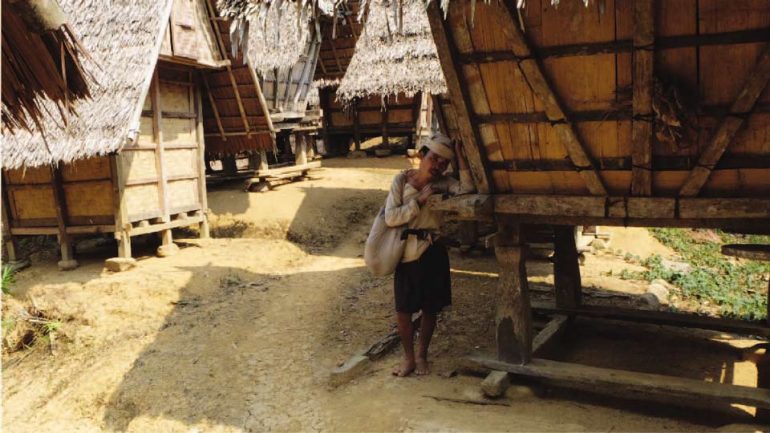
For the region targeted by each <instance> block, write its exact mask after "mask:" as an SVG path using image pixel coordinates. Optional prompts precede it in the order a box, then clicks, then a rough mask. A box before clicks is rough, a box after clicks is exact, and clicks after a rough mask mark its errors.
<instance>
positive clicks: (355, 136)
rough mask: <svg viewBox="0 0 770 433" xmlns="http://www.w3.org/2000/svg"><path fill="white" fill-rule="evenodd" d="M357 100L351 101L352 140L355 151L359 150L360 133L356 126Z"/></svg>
mask: <svg viewBox="0 0 770 433" xmlns="http://www.w3.org/2000/svg"><path fill="white" fill-rule="evenodd" d="M358 102H359V100H358V98H356V99H354V100H353V107H352V110H353V140H354V141H355V144H356V150H361V133H360V131H359V126H358Z"/></svg>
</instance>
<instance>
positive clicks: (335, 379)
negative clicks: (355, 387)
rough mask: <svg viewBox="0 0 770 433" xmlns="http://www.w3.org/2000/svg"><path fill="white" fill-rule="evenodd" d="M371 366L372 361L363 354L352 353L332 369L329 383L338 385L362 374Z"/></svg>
mask: <svg viewBox="0 0 770 433" xmlns="http://www.w3.org/2000/svg"><path fill="white" fill-rule="evenodd" d="M371 366H372V361H371V360H370V359H369V358H368V357H367V356H365V355H354V356H352V357H351V358H350V359H348V360H347V361H345V363H344V364H342V365H341V366H339V367H336V368H334V369H333V370H332V372H331V375H330V376H329V384H331V385H332V386H340V385H342V384H344V383H347V382H350V381H351V380H353V379H355V378H356V377H358V376H360V375H362V374H363V373H364V372H366V371H367V370H368V369H369V368H370V367H371Z"/></svg>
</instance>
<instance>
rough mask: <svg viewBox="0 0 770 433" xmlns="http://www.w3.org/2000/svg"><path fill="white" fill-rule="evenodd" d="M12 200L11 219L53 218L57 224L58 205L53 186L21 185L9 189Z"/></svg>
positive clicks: (9, 196)
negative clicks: (54, 197) (55, 200)
mask: <svg viewBox="0 0 770 433" xmlns="http://www.w3.org/2000/svg"><path fill="white" fill-rule="evenodd" d="M8 198H9V200H11V202H12V206H11V211H12V213H11V215H10V217H11V218H10V219H11V220H13V221H22V220H30V219H47V218H53V219H54V224H55V218H56V205H55V203H54V199H53V187H44V188H40V187H20V188H13V189H9V190H8Z"/></svg>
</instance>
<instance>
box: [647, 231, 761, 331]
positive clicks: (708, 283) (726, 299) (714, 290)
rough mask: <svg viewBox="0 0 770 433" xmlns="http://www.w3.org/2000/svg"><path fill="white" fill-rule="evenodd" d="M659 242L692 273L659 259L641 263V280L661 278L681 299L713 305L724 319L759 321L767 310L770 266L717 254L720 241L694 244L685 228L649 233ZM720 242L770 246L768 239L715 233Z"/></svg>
mask: <svg viewBox="0 0 770 433" xmlns="http://www.w3.org/2000/svg"><path fill="white" fill-rule="evenodd" d="M650 231H651V232H652V234H653V236H655V237H656V238H657V239H658V240H659V241H661V242H662V243H663V244H664V245H666V246H668V247H669V248H672V249H673V250H674V251H675V252H676V253H677V254H678V255H679V256H680V257H681V258H682V259H683V260H684V261H685V262H687V263H689V264H690V265H691V267H692V270H690V271H688V272H684V271H679V270H675V269H672V268H671V267H667V266H665V264H664V262H663V259H662V258H661V257H660V256H657V255H656V256H652V257H650V258H648V259H647V260H645V261H644V262H643V265H644V266H645V267H646V268H647V271H645V272H644V273H643V274H644V275H643V278H644V279H646V280H649V281H652V280H655V279H658V278H660V279H663V280H665V281H668V282H669V283H671V284H674V285H675V286H677V287H679V288H680V289H681V291H682V297H683V298H684V299H690V300H696V301H699V302H701V301H709V302H713V303H714V304H716V305H717V306H719V308H720V313H721V314H722V315H724V316H729V317H739V318H744V319H754V320H757V319H762V318H764V317H765V316H766V311H767V282H766V281H765V277H766V276H767V275H768V273H770V263H766V262H756V261H751V260H741V261H734V260H730V259H729V258H728V257H725V256H723V255H722V254H721V251H720V248H721V243H720V242H713V241H702V240H701V241H696V240H695V239H693V237H692V236H691V234H692V232H691V231H690V230H687V229H676V228H656V229H651V230H650ZM716 234H717V235H718V238H719V239H721V240H722V242H723V243H770V237H768V236H746V237H738V236H736V235H731V234H727V233H722V232H719V231H717V232H716Z"/></svg>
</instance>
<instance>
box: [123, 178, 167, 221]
mask: <svg viewBox="0 0 770 433" xmlns="http://www.w3.org/2000/svg"><path fill="white" fill-rule="evenodd" d="M123 197H124V200H125V202H126V209H128V215H129V220H132V221H138V220H142V219H149V218H157V217H160V216H161V215H162V214H161V209H160V198H159V196H158V185H157V184H148V185H136V186H129V187H127V188H125V189H124V190H123Z"/></svg>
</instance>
